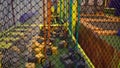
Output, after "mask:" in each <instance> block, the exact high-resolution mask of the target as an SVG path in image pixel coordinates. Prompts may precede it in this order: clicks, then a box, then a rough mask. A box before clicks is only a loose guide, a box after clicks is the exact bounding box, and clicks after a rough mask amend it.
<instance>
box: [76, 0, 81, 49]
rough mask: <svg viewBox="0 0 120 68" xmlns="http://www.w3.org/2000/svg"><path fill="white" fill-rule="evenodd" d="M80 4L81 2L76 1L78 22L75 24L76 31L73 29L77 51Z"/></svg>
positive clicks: (79, 0)
mask: <svg viewBox="0 0 120 68" xmlns="http://www.w3.org/2000/svg"><path fill="white" fill-rule="evenodd" d="M80 3H81V0H78V1H77V5H78V8H77V11H78V21H77V23H76V29H75V34H76V37H75V38H76V42H77V43H76V48H77V49H78V33H79V26H80Z"/></svg>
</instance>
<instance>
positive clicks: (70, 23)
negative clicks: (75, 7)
mask: <svg viewBox="0 0 120 68" xmlns="http://www.w3.org/2000/svg"><path fill="white" fill-rule="evenodd" d="M72 4H73V0H70V18H69V29H70V31H71V34H72Z"/></svg>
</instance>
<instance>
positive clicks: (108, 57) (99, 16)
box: [79, 0, 120, 68]
mask: <svg viewBox="0 0 120 68" xmlns="http://www.w3.org/2000/svg"><path fill="white" fill-rule="evenodd" d="M89 2H91V4H92V3H94V4H92V6H93V8H94V9H93V12H94V13H92V12H91V11H90V10H89V9H90V8H89V9H88V8H87V6H86V5H87V4H85V5H83V4H82V5H81V7H82V6H83V7H86V8H83V9H85V11H84V12H81V24H80V25H81V26H80V30H79V43H80V45H81V47H82V48H83V50H84V51H85V53H86V54H87V56H88V57H89V58H90V60H91V61H92V63H93V65H94V66H95V67H96V68H119V63H120V62H119V60H120V53H119V45H120V44H119V43H120V35H119V31H120V26H119V25H120V18H119V14H117V15H116V13H115V12H116V11H117V8H116V7H118V4H117V2H118V1H117V0H91V1H90V0H89V1H88V2H87V3H88V4H89ZM113 2H114V4H113ZM112 6H114V7H112ZM115 6H116V7H115ZM81 11H82V9H81ZM86 12H89V13H86ZM85 13H86V14H85Z"/></svg>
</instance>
